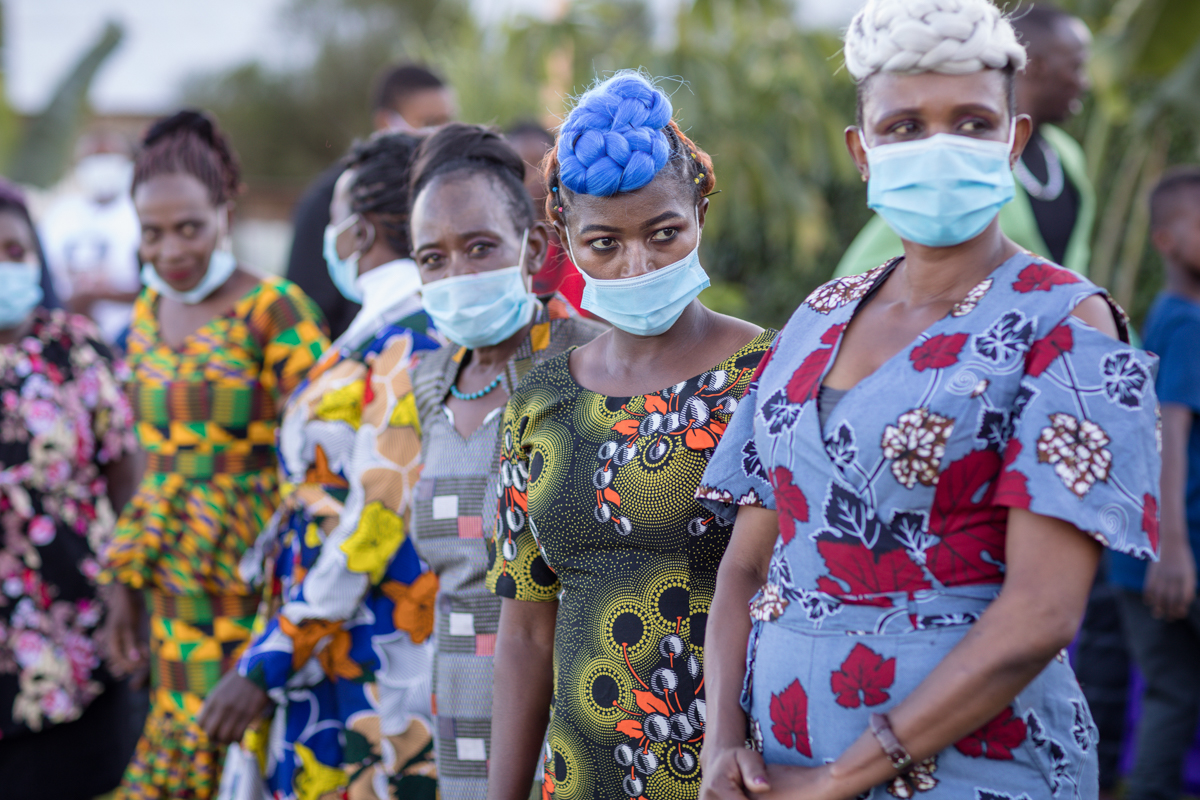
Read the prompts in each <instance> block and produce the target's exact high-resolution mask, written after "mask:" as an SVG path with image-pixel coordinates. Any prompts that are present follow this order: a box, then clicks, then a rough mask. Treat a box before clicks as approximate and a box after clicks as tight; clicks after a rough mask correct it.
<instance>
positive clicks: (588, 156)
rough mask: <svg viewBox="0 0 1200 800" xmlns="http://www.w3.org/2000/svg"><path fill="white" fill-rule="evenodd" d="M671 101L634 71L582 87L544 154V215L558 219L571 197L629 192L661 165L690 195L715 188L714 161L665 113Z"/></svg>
mask: <svg viewBox="0 0 1200 800" xmlns="http://www.w3.org/2000/svg"><path fill="white" fill-rule="evenodd" d="M671 113H672V108H671V100H670V99H669V98H668V97H667V95H666V94H665V93H664V92H663V91H662V90H661V89H659V88H658V87H656V86H654V85H653V84H652V83H651V82H650V81H649V80H647V79H646V77H645V76H643V75H642V74H641V73H639V72H634V71H632V70H623V71H621V72H618V73H617V74H616V75H614V76H613V77H611V78H609V79H608V80H606V81H603V82H601V83H599V84H597V85H596V86H594V87H593V88H592V89H590V90H589V91H587V92H586V93H585V94H584V95H583V96H582V97H580V98H579V102H578V103H577V104H576V106H575V108H574V109H572V111H571V113H570V114H569V115H568V116H567V121H566V122H564V123H563V125H562V127H561V128H560V129H559V132H558V143H557V146H556V147H555V148H553V149H552V150H551V151H550V153H549V154H548V155H547V156H546V161H545V167H544V169H545V172H546V185H547V186H548V187H549V189H550V194H549V195H548V196H547V197H546V214H547V215H548V216H549V217H550V219H553V220H555V221H557V222H559V223H563V222H564V215H565V214H566V212H567V210H568V208H569V207H570V202H571V198H572V197H574V195H576V194H587V195H593V196H596V197H611V196H612V195H614V194H618V193H620V192H633V191H637V190H638V189H640V188H642V187H643V186H645V185H646V184H648V183H650V182H651V181H652V180H654V179H655V178H656V177H657V176H658V175H659V173H661V172H663V171H664V170H666V171H667V174H670V175H672V176H674V177H676V178H677V179H678V180H680V181H681V182H683V183H685V184H687V185H688V186H689V187H691V189H692V190H693V191H694V192H695V195H696V202H699V201H700V198H702V197H703V196H704V195H706V194H708V193H710V192H711V191H712V190H713V187H714V186H716V183H717V178H716V175H714V174H713V165H712V159H711V158H710V157H709V155H708V153H706V152H704V151H703V150H701V149H700V148H699V147H697V146H696V144H695V143H694V142H692V140H691V139H689V138H688V137H687V136H686V135H684V133H683V131H681V130H680V129H679V126H678V125H677V124H676V123H675V120H674V119H672V118H671Z"/></svg>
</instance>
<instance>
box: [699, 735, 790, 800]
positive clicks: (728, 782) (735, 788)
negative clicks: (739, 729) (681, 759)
mask: <svg viewBox="0 0 1200 800" xmlns="http://www.w3.org/2000/svg"><path fill="white" fill-rule="evenodd" d="M774 769H777V768H774ZM771 788H772V787H771V784H770V782H769V781H768V780H767V768H766V765H764V764H763V759H762V755H760V754H759V753H758V752H757V751H755V750H748V749H746V747H745V746H742V747H736V746H734V747H724V748H721V749H720V750H717V751H716V752H714V753H712V755H710V756H709V757H708V758H706V759H704V782H703V783H702V784H701V785H700V798H701V800H750V798H752V797H755V796H759V795H764V794H765V793H767V792H769V791H770V790H771Z"/></svg>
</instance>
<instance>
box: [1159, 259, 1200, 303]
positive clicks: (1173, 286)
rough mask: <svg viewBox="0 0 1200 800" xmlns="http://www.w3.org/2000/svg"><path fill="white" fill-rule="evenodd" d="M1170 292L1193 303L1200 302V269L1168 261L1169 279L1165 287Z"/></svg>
mask: <svg viewBox="0 0 1200 800" xmlns="http://www.w3.org/2000/svg"><path fill="white" fill-rule="evenodd" d="M1163 288H1165V289H1166V291H1167V293H1168V294H1173V295H1177V296H1179V297H1183V298H1185V299H1187V300H1191V301H1192V302H1193V303H1200V269H1196V268H1191V269H1189V268H1188V267H1185V266H1183V265H1182V264H1177V263H1175V262H1172V261H1168V262H1167V279H1166V283H1165V284H1164V287H1163Z"/></svg>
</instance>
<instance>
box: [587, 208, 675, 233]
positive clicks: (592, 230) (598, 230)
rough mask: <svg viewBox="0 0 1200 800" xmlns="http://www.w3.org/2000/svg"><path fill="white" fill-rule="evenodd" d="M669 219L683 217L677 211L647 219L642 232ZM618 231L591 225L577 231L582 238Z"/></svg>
mask: <svg viewBox="0 0 1200 800" xmlns="http://www.w3.org/2000/svg"><path fill="white" fill-rule="evenodd" d="M669 219H683V215H682V214H680V213H679V212H678V211H664V212H663V213H661V214H659V215H658V216H657V217H655V218H654V219H648V220H646V221H645V222H643V223H642V230H645V229H646V228H653V227H654V226H655V225H660V224H662V223H664V222H666V221H667V220H669ZM619 230H620V229H618V228H614V227H612V226H611V225H600V224H593V225H585V226H583V228H582V229H581V230H580V231H579V235H580V236H583V235H585V234H588V233H617V232H619Z"/></svg>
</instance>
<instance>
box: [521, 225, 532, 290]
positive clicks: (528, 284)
mask: <svg viewBox="0 0 1200 800" xmlns="http://www.w3.org/2000/svg"><path fill="white" fill-rule="evenodd" d="M528 246H529V228H526V229H525V233H523V234H522V235H521V255H520V256H519V257H518V258H517V269H518V271H519V272H520V275H521V283H522V284H524V286H525V291H527V292H528V291H531V290H532V288H533V276H532V275H526V274H525V252H526V248H528ZM526 279H528V280H526Z"/></svg>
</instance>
